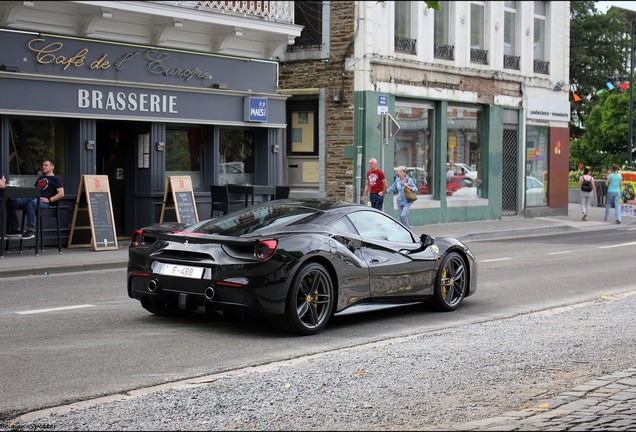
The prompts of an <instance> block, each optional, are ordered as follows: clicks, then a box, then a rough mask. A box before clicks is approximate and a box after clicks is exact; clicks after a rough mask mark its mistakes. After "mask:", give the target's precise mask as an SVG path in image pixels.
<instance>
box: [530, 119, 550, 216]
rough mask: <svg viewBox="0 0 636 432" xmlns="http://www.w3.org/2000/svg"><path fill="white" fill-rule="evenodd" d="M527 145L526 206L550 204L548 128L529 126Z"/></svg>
mask: <svg viewBox="0 0 636 432" xmlns="http://www.w3.org/2000/svg"><path fill="white" fill-rule="evenodd" d="M526 142H527V147H526V178H525V196H526V207H542V206H546V205H547V204H548V200H547V198H546V197H547V196H548V128H547V127H543V126H528V131H527V138H526Z"/></svg>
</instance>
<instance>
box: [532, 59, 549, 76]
mask: <svg viewBox="0 0 636 432" xmlns="http://www.w3.org/2000/svg"><path fill="white" fill-rule="evenodd" d="M534 72H535V73H540V74H545V75H550V62H547V61H543V60H535V61H534Z"/></svg>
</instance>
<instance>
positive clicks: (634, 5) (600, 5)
mask: <svg viewBox="0 0 636 432" xmlns="http://www.w3.org/2000/svg"><path fill="white" fill-rule="evenodd" d="M610 6H617V7H619V8H623V9H629V10H633V11H635V12H636V1H597V2H596V9H597V10H598V11H599V12H603V13H605V12H607V9H609V7H610Z"/></svg>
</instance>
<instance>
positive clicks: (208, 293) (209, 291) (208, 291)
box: [205, 286, 216, 300]
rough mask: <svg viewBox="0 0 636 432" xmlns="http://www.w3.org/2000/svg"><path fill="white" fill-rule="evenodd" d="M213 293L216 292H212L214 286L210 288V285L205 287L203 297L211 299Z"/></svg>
mask: <svg viewBox="0 0 636 432" xmlns="http://www.w3.org/2000/svg"><path fill="white" fill-rule="evenodd" d="M214 294H216V293H215V292H214V288H212V287H211V286H210V287H207V288H206V289H205V298H206V299H208V300H212V299H213V298H214Z"/></svg>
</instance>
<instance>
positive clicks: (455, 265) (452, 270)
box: [433, 252, 468, 311]
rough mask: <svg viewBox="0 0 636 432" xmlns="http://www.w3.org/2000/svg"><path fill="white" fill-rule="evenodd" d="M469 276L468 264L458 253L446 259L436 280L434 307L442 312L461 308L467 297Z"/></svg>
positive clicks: (447, 256)
mask: <svg viewBox="0 0 636 432" xmlns="http://www.w3.org/2000/svg"><path fill="white" fill-rule="evenodd" d="M467 286H468V274H467V272H466V263H465V261H464V259H463V258H462V256H461V255H460V254H458V253H457V252H451V253H449V254H448V255H446V256H445V257H444V260H443V261H442V265H441V266H440V268H439V271H438V272H437V278H436V279H435V294H434V297H433V305H434V306H435V308H436V309H438V310H442V311H452V310H455V309H457V308H458V307H459V305H460V304H461V302H462V301H463V300H464V297H465V296H466V287H467Z"/></svg>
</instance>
